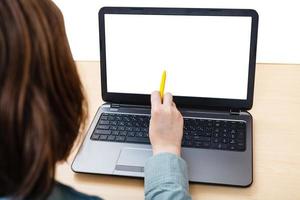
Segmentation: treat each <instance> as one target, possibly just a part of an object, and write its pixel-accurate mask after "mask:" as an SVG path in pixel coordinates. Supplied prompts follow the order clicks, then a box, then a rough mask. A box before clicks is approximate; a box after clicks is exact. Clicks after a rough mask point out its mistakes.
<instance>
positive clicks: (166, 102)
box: [163, 92, 173, 106]
mask: <svg viewBox="0 0 300 200" xmlns="http://www.w3.org/2000/svg"><path fill="white" fill-rule="evenodd" d="M163 104H164V105H166V106H172V104H173V96H172V94H171V93H169V92H168V93H166V94H165V95H164V99H163Z"/></svg>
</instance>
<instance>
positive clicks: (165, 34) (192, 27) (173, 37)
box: [105, 14, 252, 100]
mask: <svg viewBox="0 0 300 200" xmlns="http://www.w3.org/2000/svg"><path fill="white" fill-rule="evenodd" d="M251 22H252V21H251V17H235V16H234V17H233V16H179V15H129V14H105V37H106V69H107V92H111V93H132V94H150V93H151V92H152V91H154V90H159V86H160V81H161V75H162V72H163V70H166V71H167V80H166V88H165V92H171V93H172V94H173V95H175V96H187V97H207V98H224V99H240V100H245V99H247V85H248V70H249V54H250V36H251Z"/></svg>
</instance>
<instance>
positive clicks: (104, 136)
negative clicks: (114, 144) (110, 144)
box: [99, 135, 107, 141]
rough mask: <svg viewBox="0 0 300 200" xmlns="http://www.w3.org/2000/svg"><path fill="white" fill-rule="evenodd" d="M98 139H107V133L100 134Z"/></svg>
mask: <svg viewBox="0 0 300 200" xmlns="http://www.w3.org/2000/svg"><path fill="white" fill-rule="evenodd" d="M99 140H102V141H105V140H107V135H100V137H99Z"/></svg>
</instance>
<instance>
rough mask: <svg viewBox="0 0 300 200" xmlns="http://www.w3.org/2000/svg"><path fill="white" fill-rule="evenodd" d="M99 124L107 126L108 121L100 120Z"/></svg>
mask: <svg viewBox="0 0 300 200" xmlns="http://www.w3.org/2000/svg"><path fill="white" fill-rule="evenodd" d="M99 124H101V125H108V124H109V121H106V120H100V122H99Z"/></svg>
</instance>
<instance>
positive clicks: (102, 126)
mask: <svg viewBox="0 0 300 200" xmlns="http://www.w3.org/2000/svg"><path fill="white" fill-rule="evenodd" d="M97 129H103V130H107V129H109V125H98V126H97Z"/></svg>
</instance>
